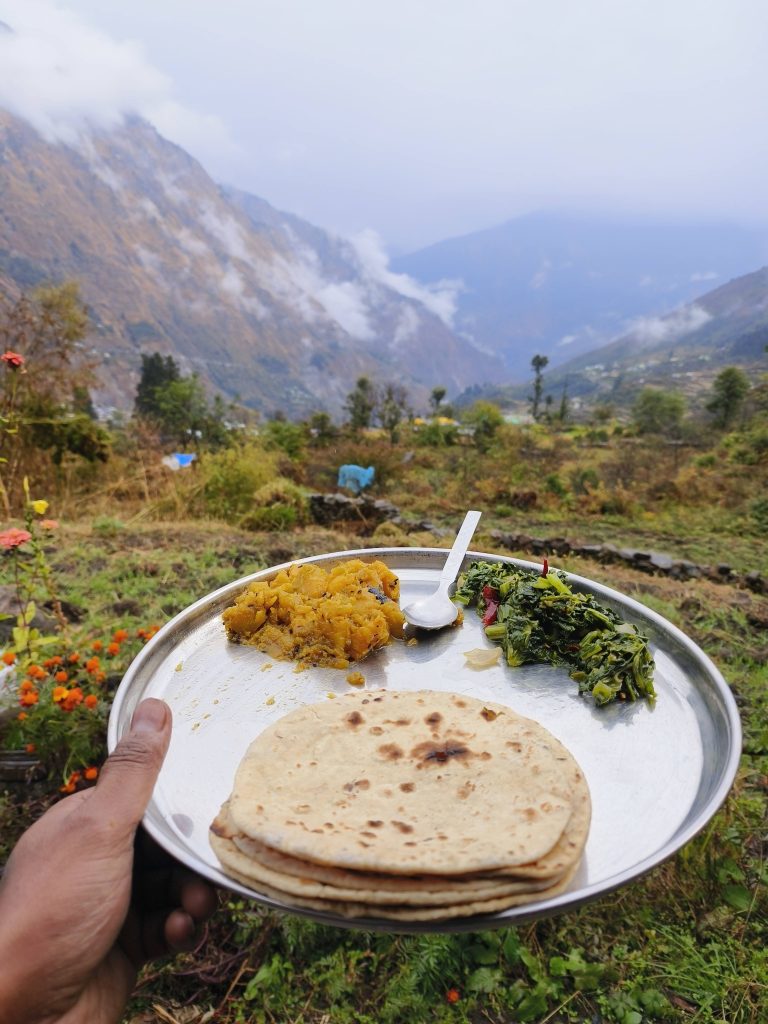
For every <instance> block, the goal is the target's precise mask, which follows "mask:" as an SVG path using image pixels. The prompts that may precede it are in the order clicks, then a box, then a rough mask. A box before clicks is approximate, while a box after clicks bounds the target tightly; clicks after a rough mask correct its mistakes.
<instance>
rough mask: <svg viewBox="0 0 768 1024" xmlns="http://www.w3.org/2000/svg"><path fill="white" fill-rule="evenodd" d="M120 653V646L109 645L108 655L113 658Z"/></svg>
mask: <svg viewBox="0 0 768 1024" xmlns="http://www.w3.org/2000/svg"><path fill="white" fill-rule="evenodd" d="M119 653H120V644H107V654H108V655H109V656H110V657H111V658H113V657H114V656H115V655H116V654H119Z"/></svg>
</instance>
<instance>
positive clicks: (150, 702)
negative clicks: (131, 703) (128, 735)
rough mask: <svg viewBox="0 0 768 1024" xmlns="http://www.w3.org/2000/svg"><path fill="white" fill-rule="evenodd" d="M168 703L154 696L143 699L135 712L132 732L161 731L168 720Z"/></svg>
mask: <svg viewBox="0 0 768 1024" xmlns="http://www.w3.org/2000/svg"><path fill="white" fill-rule="evenodd" d="M168 714H169V709H168V705H167V704H164V703H163V701H161V700H155V698H154V697H148V698H147V699H146V700H143V701H142V702H141V704H139V706H138V707H137V708H136V710H135V711H134V713H133V721H132V722H131V732H161V731H162V730H163V729H164V728H165V723H166V722H167V720H168Z"/></svg>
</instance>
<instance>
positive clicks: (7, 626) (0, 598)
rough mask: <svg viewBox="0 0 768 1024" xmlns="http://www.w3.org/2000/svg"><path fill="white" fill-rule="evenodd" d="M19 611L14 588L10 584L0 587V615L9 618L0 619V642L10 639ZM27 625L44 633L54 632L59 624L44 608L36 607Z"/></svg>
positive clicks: (3, 642)
mask: <svg viewBox="0 0 768 1024" xmlns="http://www.w3.org/2000/svg"><path fill="white" fill-rule="evenodd" d="M21 611H22V609H21V605H20V603H19V599H18V596H17V594H16V588H15V587H13V586H10V585H8V586H3V587H0V616H2V615H9V616H10V618H7V619H6V618H4V619H2V620H0V644H6V643H7V642H8V641H9V640H10V638H11V634H12V632H13V628H14V626H15V625H16V619H17V617H18V616H19V614H20V613H21ZM27 625H29V626H32V627H33V628H34V629H39V630H40V632H41V633H43V634H46V633H55V632H56V630H57V629H58V625H59V624H58V622H57V621H56V619H55V618H54V616H53V615H50V614H48V612H46V611H45V609H43V608H40V607H36V609H35V614H34V616H33V617H32V621H31V622H29V623H27Z"/></svg>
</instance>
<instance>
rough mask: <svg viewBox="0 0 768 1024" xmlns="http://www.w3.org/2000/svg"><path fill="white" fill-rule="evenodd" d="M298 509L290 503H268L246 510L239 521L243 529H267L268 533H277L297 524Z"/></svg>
mask: <svg viewBox="0 0 768 1024" xmlns="http://www.w3.org/2000/svg"><path fill="white" fill-rule="evenodd" d="M296 522H297V516H296V509H295V508H291V507H290V505H266V506H262V507H260V508H253V509H251V511H250V512H246V513H245V515H244V516H243V518H242V519H241V520H240V522H239V524H238V525H239V526H240V528H241V529H242V530H253V531H254V532H258V531H259V530H265V531H267V532H268V533H277V532H279V531H281V530H290V529H292V528H293V527H294V526H296Z"/></svg>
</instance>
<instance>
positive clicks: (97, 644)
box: [91, 640, 104, 654]
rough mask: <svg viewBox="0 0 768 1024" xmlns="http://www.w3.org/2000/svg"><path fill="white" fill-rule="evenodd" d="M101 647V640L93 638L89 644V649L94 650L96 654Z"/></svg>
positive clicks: (102, 645)
mask: <svg viewBox="0 0 768 1024" xmlns="http://www.w3.org/2000/svg"><path fill="white" fill-rule="evenodd" d="M103 647H104V644H103V643H102V642H101V640H94V641H93V643H92V644H91V650H92V651H96V653H97V654H98V652H99V651H100V650H102V649H103Z"/></svg>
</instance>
